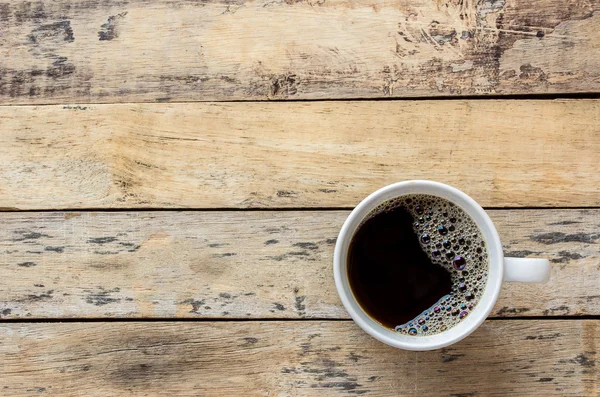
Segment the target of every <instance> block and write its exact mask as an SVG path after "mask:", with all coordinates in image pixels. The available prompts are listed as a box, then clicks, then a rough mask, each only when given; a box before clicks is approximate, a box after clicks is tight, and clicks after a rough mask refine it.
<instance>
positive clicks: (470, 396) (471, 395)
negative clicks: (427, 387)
mask: <svg viewBox="0 0 600 397" xmlns="http://www.w3.org/2000/svg"><path fill="white" fill-rule="evenodd" d="M476 396H477V393H476V392H474V391H472V392H468V393H454V394H450V397H476Z"/></svg>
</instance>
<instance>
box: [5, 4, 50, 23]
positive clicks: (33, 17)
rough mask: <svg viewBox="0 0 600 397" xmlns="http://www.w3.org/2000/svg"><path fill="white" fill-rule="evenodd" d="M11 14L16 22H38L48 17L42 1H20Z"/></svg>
mask: <svg viewBox="0 0 600 397" xmlns="http://www.w3.org/2000/svg"><path fill="white" fill-rule="evenodd" d="M13 15H14V17H15V19H16V21H17V22H18V23H23V22H29V21H33V22H40V21H41V20H44V19H46V18H47V17H48V16H47V15H46V11H45V6H44V2H42V1H25V2H21V3H19V5H18V8H17V9H15V10H14V13H13Z"/></svg>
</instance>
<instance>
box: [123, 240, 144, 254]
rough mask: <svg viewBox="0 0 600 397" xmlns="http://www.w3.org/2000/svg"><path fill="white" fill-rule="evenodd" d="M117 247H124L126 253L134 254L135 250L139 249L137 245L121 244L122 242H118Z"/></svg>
mask: <svg viewBox="0 0 600 397" xmlns="http://www.w3.org/2000/svg"><path fill="white" fill-rule="evenodd" d="M119 245H121V246H123V247H126V248H127V252H135V251H137V250H139V249H140V245H138V244H134V243H123V242H119Z"/></svg>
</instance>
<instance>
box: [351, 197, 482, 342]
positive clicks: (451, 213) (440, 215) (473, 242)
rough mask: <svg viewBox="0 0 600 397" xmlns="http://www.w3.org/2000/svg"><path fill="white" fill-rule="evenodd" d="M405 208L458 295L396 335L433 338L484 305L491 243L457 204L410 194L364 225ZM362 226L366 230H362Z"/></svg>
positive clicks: (401, 327) (386, 205)
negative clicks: (486, 241)
mask: <svg viewBox="0 0 600 397" xmlns="http://www.w3.org/2000/svg"><path fill="white" fill-rule="evenodd" d="M398 207H404V208H405V209H406V210H408V212H409V213H410V214H411V215H412V217H413V230H414V232H415V233H416V234H417V235H418V236H419V242H420V244H421V248H422V249H423V251H424V252H425V253H426V254H427V255H428V257H429V259H430V260H431V261H432V262H433V263H435V264H438V265H439V266H442V267H443V268H444V269H446V270H447V271H448V272H449V273H450V277H451V280H452V292H451V293H450V294H449V295H446V296H443V297H441V298H440V299H439V301H438V302H436V304H434V305H433V306H431V307H430V308H429V309H427V310H425V311H424V312H423V313H421V314H420V315H418V316H417V317H415V318H414V319H413V320H411V321H409V322H407V323H405V324H398V325H397V326H396V328H395V329H396V331H397V332H400V333H402V334H406V335H413V336H427V335H432V334H436V333H439V332H443V331H445V330H447V329H449V328H452V327H454V326H455V325H457V324H458V323H460V321H461V320H463V319H464V318H466V317H468V315H469V313H471V312H472V310H473V309H474V308H475V306H476V305H477V303H479V301H480V299H481V296H482V295H483V292H484V290H485V287H486V282H487V274H488V270H489V260H488V252H487V246H486V243H485V240H484V239H483V235H482V233H481V231H480V230H479V228H478V227H477V225H476V223H475V221H473V219H471V217H470V216H469V215H468V214H467V213H466V212H465V211H464V210H463V209H462V208H460V207H459V206H457V205H456V204H454V203H452V202H450V201H448V200H446V199H443V198H440V197H437V196H432V195H426V194H410V195H403V196H399V197H396V198H394V199H391V200H388V201H386V202H384V203H382V204H380V205H379V206H377V207H376V208H375V209H373V210H372V211H371V212H370V213H369V214H368V215H367V216H366V217H365V219H363V221H362V222H361V226H362V224H363V223H364V222H365V221H367V220H368V219H370V218H372V217H373V216H375V215H377V214H380V213H382V212H386V211H390V210H393V209H395V208H398ZM359 227H360V226H359Z"/></svg>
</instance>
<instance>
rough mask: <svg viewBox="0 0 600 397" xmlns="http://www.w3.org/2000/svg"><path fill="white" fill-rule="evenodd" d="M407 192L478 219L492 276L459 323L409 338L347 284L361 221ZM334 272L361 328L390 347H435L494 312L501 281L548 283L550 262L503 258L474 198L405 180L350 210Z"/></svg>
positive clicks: (489, 223)
mask: <svg viewBox="0 0 600 397" xmlns="http://www.w3.org/2000/svg"><path fill="white" fill-rule="evenodd" d="M405 194H431V195H434V196H438V197H442V198H444V199H446V200H449V201H451V202H453V203H454V204H456V205H458V206H459V207H460V208H462V209H463V210H464V211H465V212H466V213H467V214H469V216H470V217H471V218H472V219H473V220H474V221H475V222H476V223H477V226H478V227H479V229H480V230H481V232H482V233H483V237H484V239H485V241H486V243H487V244H486V245H487V249H488V258H489V271H488V280H487V284H486V287H485V290H484V292H483V294H482V296H481V299H480V300H479V303H477V305H476V306H475V307H474V308H473V310H472V311H471V313H469V316H468V317H466V318H465V319H464V320H463V321H461V322H460V323H458V324H456V325H455V326H453V327H450V328H448V329H447V330H446V331H443V332H440V333H438V334H434V335H429V336H411V335H406V334H401V333H399V332H396V331H393V330H391V329H389V328H386V327H384V326H383V325H381V324H380V323H378V322H377V321H375V320H374V319H372V318H371V317H369V315H367V313H365V311H364V310H363V309H362V308H361V307H360V305H359V304H358V302H357V301H356V299H355V298H354V296H353V294H352V290H351V289H350V285H349V282H348V272H347V255H348V247H349V245H350V241H351V239H352V236H353V235H354V232H355V231H356V229H357V228H358V226H359V225H360V223H361V221H362V220H363V219H364V218H365V216H367V215H368V214H369V213H370V212H371V211H372V210H373V209H374V208H375V207H377V206H378V205H379V204H381V203H383V202H385V201H387V200H389V199H393V198H395V197H398V196H402V195H405ZM333 274H334V278H335V285H336V287H337V290H338V293H339V295H340V298H341V300H342V303H343V304H344V307H345V308H346V310H347V311H348V313H350V316H351V317H352V318H353V319H354V321H356V323H357V324H358V325H359V326H360V327H361V328H362V329H363V330H365V331H366V332H367V333H369V334H370V335H371V336H373V337H374V338H376V339H378V340H380V341H381V342H383V343H386V344H388V345H390V346H394V347H398V348H402V349H407V350H432V349H438V348H441V347H445V346H448V345H450V344H452V343H455V342H458V341H459V340H461V339H463V338H464V337H466V336H467V335H469V334H470V333H471V332H473V331H474V330H475V329H476V328H477V327H479V326H480V325H481V324H482V323H483V321H484V320H485V319H486V317H487V316H488V315H489V314H490V312H491V311H492V308H493V307H494V304H495V303H496V300H497V299H498V294H499V293H500V288H501V286H502V282H503V281H521V282H538V283H543V282H546V281H547V280H548V277H549V275H550V262H548V260H547V259H537V258H536V259H533V258H526V259H523V258H505V257H504V254H503V252H502V245H501V243H500V238H499V237H498V232H497V231H496V228H495V227H494V224H493V223H492V220H491V219H490V217H489V216H488V215H487V214H486V212H485V211H484V210H483V208H481V206H480V205H479V204H477V202H475V200H473V199H472V198H471V197H469V196H467V195H466V194H465V193H463V192H461V191H460V190H458V189H455V188H453V187H451V186H448V185H445V184H443V183H439V182H433V181H405V182H399V183H395V184H393V185H389V186H386V187H384V188H382V189H379V190H378V191H376V192H375V193H373V194H371V195H370V196H369V197H367V198H366V199H364V200H363V201H362V202H361V203H360V204H358V206H357V207H356V208H355V209H354V210H353V211H352V212H351V213H350V215H349V216H348V219H346V222H344V225H343V226H342V230H341V231H340V234H339V236H338V239H337V242H336V245H335V253H334V256H333Z"/></svg>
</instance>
